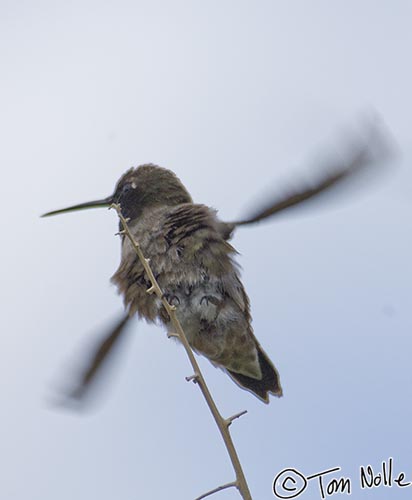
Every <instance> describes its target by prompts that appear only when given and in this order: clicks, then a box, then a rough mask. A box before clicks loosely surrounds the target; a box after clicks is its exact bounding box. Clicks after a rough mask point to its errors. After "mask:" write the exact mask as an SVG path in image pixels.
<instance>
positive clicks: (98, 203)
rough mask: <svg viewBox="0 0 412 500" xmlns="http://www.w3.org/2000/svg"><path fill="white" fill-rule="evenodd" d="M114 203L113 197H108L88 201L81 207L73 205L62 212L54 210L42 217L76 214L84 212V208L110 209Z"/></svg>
mask: <svg viewBox="0 0 412 500" xmlns="http://www.w3.org/2000/svg"><path fill="white" fill-rule="evenodd" d="M112 203H113V196H108V197H107V198H103V199H102V200H95V201H88V202H87V203H80V204H79V205H73V206H72V207H67V208H61V209H60V210H53V211H52V212H47V213H45V214H43V215H42V216H41V217H48V216H49V215H57V214H64V213H66V212H74V211H75V210H83V209H84V208H98V207H110V205H111V204H112Z"/></svg>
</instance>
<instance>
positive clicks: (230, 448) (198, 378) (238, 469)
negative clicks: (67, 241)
mask: <svg viewBox="0 0 412 500" xmlns="http://www.w3.org/2000/svg"><path fill="white" fill-rule="evenodd" d="M112 207H113V208H114V209H115V210H116V212H117V215H118V216H119V219H120V221H121V223H122V226H123V231H121V233H122V234H124V235H125V236H127V238H129V240H130V243H131V244H132V247H133V248H134V250H135V251H136V254H137V256H138V257H139V259H140V261H141V263H142V265H143V267H144V270H145V271H146V274H147V276H148V278H149V280H150V283H151V286H150V288H149V289H148V290H147V292H148V293H155V294H156V296H157V297H158V298H159V299H160V300H161V302H162V304H163V306H164V308H165V309H166V311H167V313H168V315H169V317H170V320H171V322H172V324H173V328H174V332H175V333H174V334H173V335H177V336H178V337H179V339H180V342H181V343H182V345H183V347H184V349H185V351H186V354H187V356H188V358H189V361H190V364H191V365H192V368H193V372H194V374H193V375H192V376H191V377H188V378H187V379H188V380H193V381H194V382H196V383H197V385H198V386H199V387H200V390H201V391H202V394H203V396H204V398H205V400H206V403H207V405H208V407H209V409H210V411H211V413H212V415H213V418H214V419H215V422H216V425H217V427H218V429H219V431H220V434H221V436H222V438H223V441H224V443H225V446H226V449H227V452H228V454H229V457H230V460H231V462H232V466H233V469H234V471H235V474H236V481H234V482H232V483H228V484H226V485H223V486H219V487H218V488H215V489H214V490H211V491H210V492H208V493H206V494H205V495H203V496H201V497H199V499H200V498H205V496H208V495H211V494H212V493H216V492H218V491H221V490H222V489H225V488H229V487H231V486H235V487H236V488H237V489H238V491H239V493H240V495H241V496H242V498H243V499H244V500H252V496H251V494H250V491H249V487H248V484H247V482H246V478H245V475H244V473H243V470H242V466H241V464H240V461H239V457H238V455H237V452H236V449H235V446H234V444H233V441H232V437H231V435H230V432H229V425H230V424H231V422H232V420H234V419H235V418H238V417H239V416H241V415H243V414H244V412H241V413H239V414H237V415H234V416H233V417H230V418H229V419H224V418H223V417H222V416H221V414H220V413H219V410H218V409H217V407H216V404H215V402H214V400H213V398H212V395H211V394H210V391H209V388H208V387H207V385H206V382H205V379H204V378H203V375H202V372H201V371H200V368H199V365H198V363H197V361H196V358H195V356H194V354H193V351H192V348H191V347H190V344H189V341H188V340H187V337H186V335H185V332H184V331H183V328H182V326H181V324H180V322H179V320H178V319H177V316H176V313H175V311H176V307H175V306H172V305H170V304H169V302H168V301H167V300H166V298H165V296H164V294H163V291H162V290H161V288H160V286H159V284H158V283H157V280H156V278H155V276H154V274H153V271H152V269H151V267H150V265H149V261H150V260H149V259H147V258H146V257H145V256H144V254H143V252H142V250H141V248H140V245H139V244H138V243H137V242H136V240H135V239H134V237H133V235H132V233H131V232H130V229H129V226H128V225H127V220H126V219H125V218H124V217H123V215H122V212H121V209H120V205H118V204H113V205H112ZM173 335H172V336H173Z"/></svg>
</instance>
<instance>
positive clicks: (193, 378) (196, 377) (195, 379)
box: [185, 374, 199, 384]
mask: <svg viewBox="0 0 412 500" xmlns="http://www.w3.org/2000/svg"><path fill="white" fill-rule="evenodd" d="M185 379H186V382H193V383H194V384H197V383H198V382H199V375H196V374H194V375H190V377H185Z"/></svg>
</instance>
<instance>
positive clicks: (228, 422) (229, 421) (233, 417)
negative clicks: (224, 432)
mask: <svg viewBox="0 0 412 500" xmlns="http://www.w3.org/2000/svg"><path fill="white" fill-rule="evenodd" d="M246 413H247V410H243V411H240V412H239V413H236V414H235V415H232V416H231V417H228V418H227V419H226V420H225V423H226V426H227V427H229V425H230V424H231V423H232V422H233V420H236V419H237V418H239V417H242V416H243V415H245V414H246Z"/></svg>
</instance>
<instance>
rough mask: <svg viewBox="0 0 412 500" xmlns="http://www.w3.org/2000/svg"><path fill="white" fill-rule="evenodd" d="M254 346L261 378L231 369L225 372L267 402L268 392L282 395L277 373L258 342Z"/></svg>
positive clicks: (278, 395)
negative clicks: (256, 351)
mask: <svg viewBox="0 0 412 500" xmlns="http://www.w3.org/2000/svg"><path fill="white" fill-rule="evenodd" d="M256 348H257V350H258V359H259V364H260V369H261V371H262V378H261V379H259V380H258V379H255V378H252V377H248V376H246V375H243V374H241V373H236V372H233V371H231V370H227V372H228V373H229V375H230V376H231V377H232V379H233V380H234V381H235V382H236V383H237V384H238V385H240V386H241V387H243V388H244V389H246V390H248V391H250V392H252V393H253V394H255V396H257V397H258V398H259V399H260V400H262V401H263V402H264V403H269V393H270V394H273V395H275V396H277V397H281V396H282V386H281V385H280V379H279V373H278V371H277V370H276V368H275V367H274V365H273V363H272V362H271V361H270V359H269V357H268V356H267V354H266V353H265V352H264V350H263V349H262V348H261V347H260V345H259V344H258V345H257V346H256Z"/></svg>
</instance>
